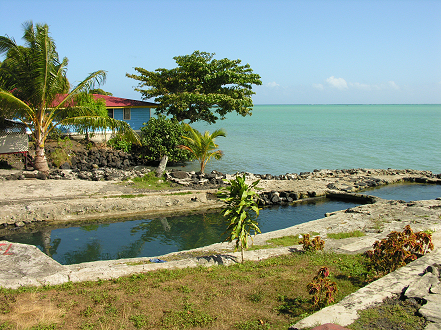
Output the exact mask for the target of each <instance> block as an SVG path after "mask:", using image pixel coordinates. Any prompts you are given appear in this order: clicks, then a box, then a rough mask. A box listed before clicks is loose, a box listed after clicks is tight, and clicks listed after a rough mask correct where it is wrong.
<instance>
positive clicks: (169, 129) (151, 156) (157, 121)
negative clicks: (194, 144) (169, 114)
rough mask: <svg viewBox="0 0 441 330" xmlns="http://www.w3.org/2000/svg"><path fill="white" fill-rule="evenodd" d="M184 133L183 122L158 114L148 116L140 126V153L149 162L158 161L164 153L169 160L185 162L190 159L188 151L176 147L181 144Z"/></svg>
mask: <svg viewBox="0 0 441 330" xmlns="http://www.w3.org/2000/svg"><path fill="white" fill-rule="evenodd" d="M183 135H185V131H184V126H183V124H181V123H179V122H178V121H176V120H172V119H169V118H166V117H165V116H163V115H159V116H158V118H154V117H153V118H150V119H149V121H148V122H147V123H146V124H144V126H143V127H141V143H142V155H143V157H144V158H145V159H146V160H147V161H149V162H155V161H159V160H160V159H161V158H162V157H163V156H164V155H166V156H168V157H169V161H170V162H185V161H187V160H190V159H191V155H190V153H189V152H188V151H185V150H182V149H178V148H176V146H177V145H180V144H183V143H184V139H183V138H182V136H183Z"/></svg>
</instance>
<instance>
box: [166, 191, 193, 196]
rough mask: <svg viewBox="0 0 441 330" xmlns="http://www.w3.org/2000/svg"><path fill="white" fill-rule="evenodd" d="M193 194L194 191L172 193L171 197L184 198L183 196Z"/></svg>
mask: <svg viewBox="0 0 441 330" xmlns="http://www.w3.org/2000/svg"><path fill="white" fill-rule="evenodd" d="M192 194H193V192H192V191H182V192H177V193H172V194H170V195H172V196H182V195H192Z"/></svg>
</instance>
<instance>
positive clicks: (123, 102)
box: [52, 94, 158, 108]
mask: <svg viewBox="0 0 441 330" xmlns="http://www.w3.org/2000/svg"><path fill="white" fill-rule="evenodd" d="M65 96H66V94H60V95H58V97H57V98H56V99H55V100H54V102H53V103H52V104H53V106H55V105H56V104H59V103H60V102H61V101H62V100H63V98H64V97H65ZM93 98H94V99H95V100H96V99H104V100H105V101H106V108H134V107H140V108H141V107H143V108H148V107H157V106H158V105H157V104H156V103H152V102H144V101H137V100H131V99H124V98H121V97H115V96H109V95H101V94H93Z"/></svg>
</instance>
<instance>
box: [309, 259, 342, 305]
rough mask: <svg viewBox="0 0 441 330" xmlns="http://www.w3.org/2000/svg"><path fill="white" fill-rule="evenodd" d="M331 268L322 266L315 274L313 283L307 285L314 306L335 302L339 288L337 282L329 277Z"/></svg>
mask: <svg viewBox="0 0 441 330" xmlns="http://www.w3.org/2000/svg"><path fill="white" fill-rule="evenodd" d="M328 276H329V268H328V267H322V268H320V269H319V271H318V273H317V275H316V276H314V278H313V280H312V282H311V283H309V284H308V285H307V289H308V292H309V294H310V295H312V302H313V304H314V306H321V305H329V304H331V303H333V302H334V300H335V295H336V294H337V291H338V288H337V283H335V282H334V281H331V280H330V279H329V278H328Z"/></svg>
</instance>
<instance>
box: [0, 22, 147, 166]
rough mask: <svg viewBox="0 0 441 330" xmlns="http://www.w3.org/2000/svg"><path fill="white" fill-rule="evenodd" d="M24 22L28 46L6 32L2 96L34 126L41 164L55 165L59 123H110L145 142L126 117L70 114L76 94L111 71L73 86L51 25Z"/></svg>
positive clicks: (0, 46)
mask: <svg viewBox="0 0 441 330" xmlns="http://www.w3.org/2000/svg"><path fill="white" fill-rule="evenodd" d="M23 27H24V34H23V39H24V40H25V45H24V46H19V45H17V43H16V42H15V40H14V38H10V37H7V36H0V54H6V57H7V66H6V67H3V65H2V70H1V72H0V80H2V81H3V82H4V86H2V89H1V90H0V102H1V103H2V105H1V107H2V111H4V109H7V110H8V112H10V115H11V117H12V118H17V119H20V120H21V121H22V122H23V123H25V125H26V126H27V127H28V129H29V130H30V131H31V133H32V136H33V138H34V140H35V159H34V167H35V169H37V170H39V171H43V172H47V171H48V170H49V166H48V163H47V159H46V155H45V142H46V139H47V137H48V135H49V134H50V133H51V131H52V130H53V129H54V128H55V127H56V126H57V125H68V124H71V125H79V124H84V125H86V126H87V127H89V126H92V124H93V126H94V127H110V128H112V129H115V130H118V131H125V132H130V134H131V136H132V137H133V139H134V141H137V142H139V141H138V137H137V135H136V133H135V132H134V131H133V130H132V129H131V128H130V126H129V125H128V124H127V123H126V122H124V121H118V120H114V119H111V118H108V117H107V118H104V117H100V116H79V117H76V116H75V117H65V115H67V113H68V110H67V109H68V108H69V105H71V103H72V101H74V99H75V97H76V95H78V94H79V93H82V92H85V91H87V90H89V89H91V88H93V86H94V85H95V84H100V83H102V82H104V80H105V78H106V72H105V71H103V70H99V71H95V72H93V73H91V74H90V75H89V76H88V77H87V78H86V79H84V80H83V81H81V82H80V83H79V84H78V85H77V86H76V87H74V88H72V89H71V88H70V84H69V81H68V79H67V77H66V72H67V64H68V60H67V58H66V57H64V58H63V59H61V60H60V58H59V56H58V52H57V51H56V46H55V42H54V40H53V38H52V37H51V36H50V33H49V26H48V25H47V24H36V25H35V26H34V24H33V23H32V22H31V21H30V22H26V23H25V24H24V25H23ZM5 62H6V60H5ZM8 91H10V92H8ZM59 118H62V120H58V119H59Z"/></svg>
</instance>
